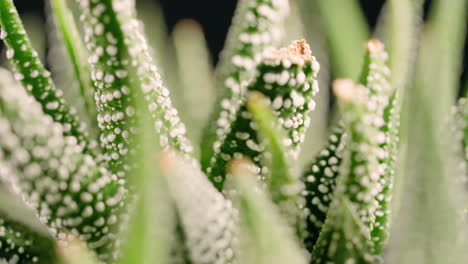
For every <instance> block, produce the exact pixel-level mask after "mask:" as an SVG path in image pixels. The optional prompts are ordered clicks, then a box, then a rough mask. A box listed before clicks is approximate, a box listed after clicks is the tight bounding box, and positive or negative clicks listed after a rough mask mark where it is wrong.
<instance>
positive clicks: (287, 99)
mask: <svg viewBox="0 0 468 264" xmlns="http://www.w3.org/2000/svg"><path fill="white" fill-rule="evenodd" d="M319 68H320V66H319V64H318V62H317V61H316V59H315V57H313V56H312V54H311V51H310V48H309V45H308V44H307V43H306V42H305V41H304V40H299V41H294V42H293V43H292V44H291V45H289V46H288V47H287V48H282V49H275V48H270V49H267V50H265V52H264V53H263V58H262V62H261V63H260V64H259V65H258V66H257V69H256V72H255V79H254V80H253V81H252V82H251V83H250V84H249V86H248V88H247V89H248V90H249V91H258V92H260V93H263V94H264V95H265V96H266V97H267V98H268V100H269V101H270V103H271V106H272V108H273V110H274V114H275V116H277V118H278V122H279V123H280V125H281V127H283V128H284V129H285V130H286V132H287V138H286V139H285V142H284V144H285V146H287V147H291V151H290V152H289V153H288V155H290V156H291V157H292V158H293V159H296V158H297V156H298V154H299V151H300V148H299V145H300V143H301V142H302V141H303V140H304V134H305V131H306V129H307V127H308V126H309V122H310V117H309V116H308V113H309V111H311V110H313V109H314V107H315V102H314V101H313V99H312V97H313V96H314V95H316V94H317V93H318V90H319V88H318V84H317V81H316V80H315V77H316V75H317V72H318V71H319ZM256 126H257V125H256V124H255V122H253V121H252V117H251V113H249V112H248V110H247V106H246V103H245V100H243V102H242V105H241V107H240V108H239V110H238V111H237V115H236V119H235V120H234V121H233V123H232V124H231V125H230V127H231V131H230V132H229V133H228V134H227V135H226V137H225V138H224V139H223V141H222V143H221V142H219V144H215V154H214V156H213V157H212V159H211V165H210V168H208V170H207V171H208V176H209V177H210V180H211V181H212V182H213V183H214V184H215V186H216V187H217V188H218V190H221V189H222V187H223V182H224V178H225V166H226V164H227V162H228V161H229V160H231V159H233V158H235V159H239V158H242V157H244V156H245V157H249V158H250V159H251V160H252V161H253V162H254V163H255V164H256V165H257V166H258V173H260V172H261V171H260V170H261V168H262V166H263V165H262V164H261V156H262V151H263V146H262V145H261V144H260V142H259V140H258V138H257V132H256V129H257V128H256Z"/></svg>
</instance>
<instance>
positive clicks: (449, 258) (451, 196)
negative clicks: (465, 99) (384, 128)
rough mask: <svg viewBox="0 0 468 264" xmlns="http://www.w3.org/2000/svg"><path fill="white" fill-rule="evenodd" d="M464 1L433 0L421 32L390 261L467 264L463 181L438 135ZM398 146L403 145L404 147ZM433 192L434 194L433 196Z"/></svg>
mask: <svg viewBox="0 0 468 264" xmlns="http://www.w3.org/2000/svg"><path fill="white" fill-rule="evenodd" d="M467 6H468V1H466V0H452V1H434V2H433V5H432V7H431V11H430V13H429V21H428V24H427V25H426V27H425V28H424V35H423V37H422V43H423V44H422V45H421V48H420V52H419V54H418V60H417V70H416V74H415V82H414V83H413V87H412V89H411V93H410V96H409V99H408V102H407V104H408V109H407V112H405V114H408V117H407V118H405V120H404V121H405V122H406V124H405V126H407V127H408V139H407V141H406V142H404V143H406V144H407V145H406V147H407V149H406V151H407V155H406V157H407V162H406V163H405V171H404V172H405V177H404V178H403V179H402V181H403V183H402V184H403V185H402V192H401V195H402V197H401V198H400V199H401V201H402V206H401V209H400V212H399V216H398V218H395V219H394V224H393V226H394V228H393V231H394V232H393V235H392V239H391V242H390V247H389V248H390V249H392V250H391V251H389V252H388V261H389V262H391V263H402V264H406V263H412V264H419V263H425V264H433V263H462V262H466V259H467V254H466V247H467V245H466V243H465V239H464V238H465V237H466V236H467V230H466V222H465V220H464V219H461V217H460V216H462V215H463V214H464V213H462V210H463V209H464V208H466V204H467V202H466V201H467V198H466V197H465V196H466V190H465V189H464V186H465V183H462V182H460V178H465V177H466V174H465V173H464V172H463V171H460V164H459V162H458V158H457V155H458V153H454V152H453V149H452V146H453V145H454V144H456V143H454V142H453V141H454V140H455V139H456V137H454V136H453V135H452V134H451V133H450V132H448V131H447V129H445V128H446V127H447V121H448V119H449V117H450V115H449V114H450V111H451V110H450V109H451V106H452V105H453V104H454V101H455V97H456V93H457V91H458V89H459V83H458V77H459V74H460V65H461V57H462V52H463V40H464V39H465V32H466V21H467ZM404 146H405V145H404ZM434 194H437V195H434Z"/></svg>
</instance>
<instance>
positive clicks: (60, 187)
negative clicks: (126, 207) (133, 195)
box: [0, 70, 126, 258]
mask: <svg viewBox="0 0 468 264" xmlns="http://www.w3.org/2000/svg"><path fill="white" fill-rule="evenodd" d="M0 77H1V78H0V124H1V128H2V129H1V130H0V138H1V140H0V153H1V156H2V157H3V159H4V161H5V162H6V163H7V164H9V165H10V166H11V167H13V168H14V169H15V170H16V171H18V173H17V175H16V176H17V177H15V175H6V179H5V181H6V182H7V183H9V184H12V185H14V186H15V185H17V186H18V188H19V189H20V190H21V193H22V195H23V196H24V198H25V199H26V201H27V202H28V203H29V204H31V206H32V207H33V208H34V209H35V210H36V213H37V214H38V215H39V217H40V219H41V221H42V222H43V223H44V224H46V225H47V226H48V227H49V228H50V229H51V230H53V233H54V235H56V237H57V238H58V239H59V240H64V239H66V237H67V236H66V233H69V232H72V233H74V234H79V235H81V236H80V238H81V239H83V240H85V242H86V243H87V244H88V246H89V247H90V248H92V249H94V250H95V251H96V252H97V253H98V254H100V255H101V257H103V258H105V257H106V254H107V253H109V249H110V248H111V247H112V246H113V243H114V242H115V241H114V240H113V236H114V235H115V228H116V223H117V220H118V215H116V213H117V210H118V208H119V207H120V206H122V203H121V202H122V199H123V197H124V196H125V194H126V189H125V188H124V187H123V183H122V182H119V181H118V180H117V179H116V178H115V177H112V175H111V174H110V173H109V172H108V171H107V169H106V168H105V167H102V164H100V163H98V162H96V161H95V160H94V159H93V157H92V156H91V155H90V154H87V153H86V152H83V146H82V145H79V144H78V142H77V140H76V138H75V137H73V136H64V135H63V131H65V127H64V126H63V125H62V124H60V123H58V122H54V121H53V120H52V118H50V117H49V116H47V115H45V114H44V113H43V112H42V109H41V106H40V104H39V103H38V102H36V101H35V100H34V98H32V97H31V96H29V95H28V94H26V92H25V91H24V89H22V87H21V86H19V85H17V84H16V83H15V82H14V81H13V79H12V76H11V74H9V73H8V72H6V71H5V70H0ZM25 105H27V107H25Z"/></svg>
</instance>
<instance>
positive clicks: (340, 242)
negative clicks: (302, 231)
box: [310, 196, 382, 264]
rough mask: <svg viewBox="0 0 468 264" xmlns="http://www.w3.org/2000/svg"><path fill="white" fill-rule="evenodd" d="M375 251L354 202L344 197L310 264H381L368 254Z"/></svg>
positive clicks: (333, 207)
mask: <svg viewBox="0 0 468 264" xmlns="http://www.w3.org/2000/svg"><path fill="white" fill-rule="evenodd" d="M371 251H372V244H371V243H370V237H369V234H368V232H367V231H366V227H364V226H363V225H362V222H361V221H360V219H359V215H358V213H357V212H356V209H355V207H353V205H352V202H351V201H350V200H348V199H347V198H346V197H343V196H338V197H336V198H335V199H334V200H333V202H332V204H331V207H330V212H329V214H328V216H327V220H326V221H325V224H324V227H323V231H322V232H321V233H320V236H319V238H318V241H317V245H316V246H315V247H314V251H313V253H312V260H311V262H310V263H312V264H326V263H360V264H365V263H368V264H376V263H381V262H382V261H381V259H380V258H378V257H376V256H374V255H371V254H368V252H371Z"/></svg>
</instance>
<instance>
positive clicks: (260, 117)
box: [247, 91, 303, 235]
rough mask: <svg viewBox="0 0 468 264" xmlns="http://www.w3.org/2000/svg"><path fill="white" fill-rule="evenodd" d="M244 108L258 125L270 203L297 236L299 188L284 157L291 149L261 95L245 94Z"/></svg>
mask: <svg viewBox="0 0 468 264" xmlns="http://www.w3.org/2000/svg"><path fill="white" fill-rule="evenodd" d="M247 108H248V109H249V111H250V112H251V113H252V118H253V120H254V121H255V123H256V124H258V134H259V141H260V142H262V144H263V145H264V146H265V152H266V153H268V155H265V157H264V159H265V160H264V161H263V162H264V163H265V166H266V168H267V173H266V174H267V176H266V182H267V185H268V189H269V191H270V194H271V196H272V200H273V202H274V203H276V204H278V205H279V207H280V209H281V213H282V214H283V216H285V217H286V219H287V220H288V223H289V224H291V225H293V226H294V227H295V228H296V231H297V233H298V235H301V234H302V231H303V230H302V229H303V223H302V219H301V215H300V214H299V210H298V208H299V207H301V206H300V204H299V203H300V202H299V193H300V192H301V191H302V190H303V185H302V182H300V181H299V179H298V177H297V176H298V175H297V174H296V173H295V172H294V171H292V168H291V164H292V162H291V157H290V156H288V151H291V149H290V147H291V146H285V140H287V139H288V138H287V136H286V133H285V131H284V130H283V129H282V128H281V127H280V125H279V123H278V119H277V118H276V117H275V116H274V114H273V111H272V109H271V107H270V104H269V103H268V101H267V99H266V97H265V96H264V95H262V94H261V93H259V92H255V91H254V92H250V93H249V94H247Z"/></svg>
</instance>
